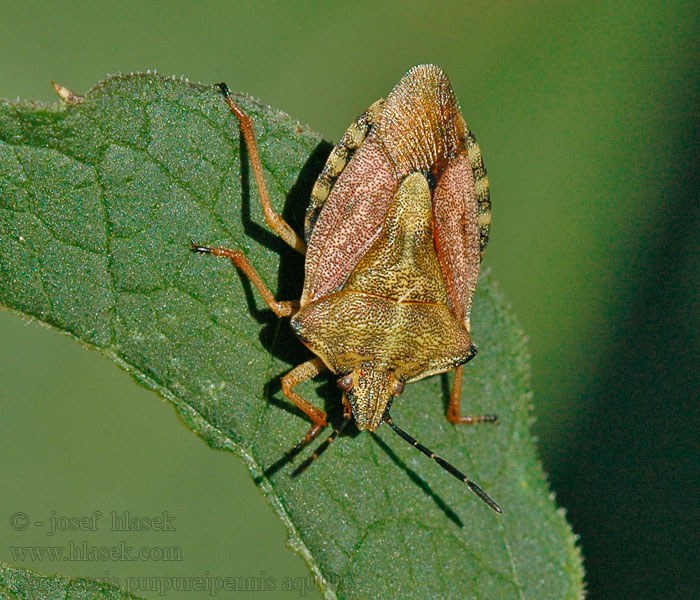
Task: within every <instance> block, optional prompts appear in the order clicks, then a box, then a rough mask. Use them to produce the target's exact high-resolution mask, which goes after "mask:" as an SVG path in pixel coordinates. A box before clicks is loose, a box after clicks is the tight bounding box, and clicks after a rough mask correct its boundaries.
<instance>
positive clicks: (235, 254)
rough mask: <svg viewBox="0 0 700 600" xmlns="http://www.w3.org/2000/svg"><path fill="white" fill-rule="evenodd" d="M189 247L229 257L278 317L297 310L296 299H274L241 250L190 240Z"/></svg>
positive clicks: (201, 251)
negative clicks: (209, 245)
mask: <svg viewBox="0 0 700 600" xmlns="http://www.w3.org/2000/svg"><path fill="white" fill-rule="evenodd" d="M191 249H192V251H193V252H199V253H200V254H213V255H214V256H223V257H224V258H230V259H231V262H232V263H233V264H234V265H236V266H237V267H238V268H239V269H240V270H241V271H243V272H244V273H245V274H246V275H247V277H248V279H250V281H251V282H252V283H253V285H254V286H255V287H256V288H258V291H259V292H260V295H261V296H262V297H263V300H265V302H266V304H267V305H268V306H269V307H270V310H271V311H272V312H273V313H275V314H276V315H277V316H278V317H288V316H290V315H293V314H294V313H295V312H296V311H297V310H299V301H298V300H282V301H279V300H276V299H275V297H274V295H273V294H272V292H271V291H270V288H268V287H267V286H266V285H265V282H264V281H263V280H262V277H260V275H259V274H258V272H257V271H256V270H255V267H254V266H253V265H251V264H250V261H249V260H248V259H247V258H246V256H245V254H243V252H241V251H240V250H229V249H228V248H209V247H208V246H199V245H197V244H195V243H194V242H192V246H191Z"/></svg>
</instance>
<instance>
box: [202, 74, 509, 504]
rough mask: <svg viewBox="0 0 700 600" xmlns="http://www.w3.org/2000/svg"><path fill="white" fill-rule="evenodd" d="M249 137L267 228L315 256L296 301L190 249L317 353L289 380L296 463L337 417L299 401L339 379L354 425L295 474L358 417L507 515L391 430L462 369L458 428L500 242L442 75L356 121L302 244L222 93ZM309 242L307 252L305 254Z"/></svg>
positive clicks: (421, 79)
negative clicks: (473, 330)
mask: <svg viewBox="0 0 700 600" xmlns="http://www.w3.org/2000/svg"><path fill="white" fill-rule="evenodd" d="M219 87H220V90H221V92H222V94H223V97H224V99H225V100H226V102H227V103H228V105H229V107H230V109H231V111H232V112H233V113H234V114H235V115H236V117H237V118H238V120H239V123H240V127H241V129H242V132H243V135H244V138H245V141H246V144H247V147H248V151H249V155H250V159H251V164H252V167H253V173H254V175H255V179H256V182H257V186H258V192H259V194H260V199H261V202H262V207H263V212H264V215H265V220H266V221H267V223H268V225H269V226H270V227H271V228H272V229H273V230H274V231H275V232H276V233H277V234H278V235H279V236H280V237H281V238H282V239H283V240H284V241H285V242H287V244H289V245H290V246H291V247H292V248H294V249H295V250H297V251H298V252H301V253H302V254H305V256H306V262H305V278H304V288H303V292H302V296H301V299H300V300H299V301H277V300H276V299H275V298H274V296H273V294H272V293H271V292H270V290H269V289H268V288H267V286H266V285H265V283H264V282H263V281H262V279H261V278H260V276H259V275H258V273H257V272H256V270H255V268H254V267H253V265H252V264H251V263H250V262H249V261H248V260H247V259H246V257H245V256H244V255H243V253H242V252H241V251H239V250H229V249H227V248H210V247H207V246H200V245H197V244H193V245H192V250H194V251H196V252H200V253H206V254H214V255H216V256H222V257H226V258H229V259H231V261H232V262H233V263H234V265H235V266H236V267H238V268H239V269H240V270H241V271H243V272H244V273H245V274H246V275H247V276H248V277H249V278H250V280H251V281H252V283H253V284H255V286H256V287H257V289H258V290H259V292H260V293H261V295H262V297H263V298H264V300H265V302H266V303H267V304H268V306H269V307H270V309H272V311H273V312H274V313H275V314H276V315H277V316H278V317H291V326H292V329H293V330H294V332H295V333H296V334H297V336H298V337H299V339H300V340H301V341H302V342H303V343H304V344H305V345H306V346H307V347H308V348H309V349H310V350H311V351H312V352H313V353H314V354H315V355H316V356H315V357H314V358H312V359H311V360H308V361H306V362H304V363H302V364H301V365H299V366H297V367H295V368H294V369H292V370H291V371H290V372H289V373H287V374H286V375H285V376H284V377H283V378H282V390H283V392H284V394H285V396H287V398H289V400H291V401H292V402H293V403H294V404H295V405H296V406H298V407H299V408H300V409H301V410H302V411H304V413H306V415H308V417H309V418H310V419H311V421H312V425H311V427H310V429H309V431H308V433H307V434H306V435H305V436H304V438H303V439H302V440H301V441H300V442H299V443H298V444H297V445H296V446H294V448H292V450H291V451H290V453H289V454H290V455H292V456H293V455H295V454H296V453H298V452H299V451H300V450H301V449H302V448H303V447H305V446H306V445H307V444H309V443H310V442H311V441H312V440H314V439H315V438H316V436H317V435H318V434H319V432H320V431H321V430H322V429H323V428H324V427H325V426H326V424H327V419H326V413H325V412H324V411H322V410H321V409H319V408H317V407H315V406H314V405H312V404H311V403H310V402H308V401H307V400H305V399H304V398H302V397H301V396H300V395H299V394H297V393H296V392H295V391H294V388H295V387H296V386H297V385H298V384H299V383H301V382H302V381H306V380H308V379H310V378H312V377H315V376H316V375H318V374H320V373H321V372H322V371H324V370H326V369H327V370H330V371H331V372H332V373H334V374H336V375H337V376H338V387H339V388H340V389H341V390H342V392H343V394H342V402H343V409H344V410H343V415H344V419H343V422H342V424H341V425H340V427H338V429H336V430H334V431H333V433H332V434H331V435H330V437H329V438H328V439H327V440H326V441H325V442H323V444H321V445H320V446H319V448H318V449H317V450H316V451H315V452H314V453H313V454H312V455H311V456H310V457H309V458H308V459H307V460H306V461H304V462H303V463H302V464H301V465H300V466H299V467H298V468H297V469H296V470H295V471H294V473H293V475H297V474H298V473H300V472H301V471H303V470H304V469H305V468H306V467H308V465H309V464H310V463H311V462H312V461H313V460H314V459H316V458H317V457H318V456H319V455H320V454H321V453H322V452H323V451H324V450H325V449H326V448H327V447H328V445H329V444H330V443H331V442H332V441H333V440H334V439H335V438H336V437H337V436H338V434H339V433H340V431H342V429H343V428H344V427H345V426H346V425H347V424H348V423H349V422H350V421H351V420H353V419H354V421H355V424H356V425H357V427H358V428H359V429H361V430H362V429H366V430H369V431H374V430H376V429H377V427H379V425H381V424H382V423H386V424H387V425H388V426H389V427H391V428H392V429H393V430H394V431H395V432H396V433H397V434H398V435H399V436H400V437H401V438H403V439H404V440H406V441H407V442H409V443H410V444H412V445H413V446H415V447H416V448H417V449H418V450H420V451H421V452H422V453H423V454H425V455H427V456H428V457H430V458H432V459H433V460H435V461H436V462H437V463H438V464H439V465H440V466H441V467H442V468H444V469H445V470H447V471H448V472H449V473H451V474H452V475H454V476H455V477H457V478H458V479H460V480H462V481H463V482H465V483H466V484H467V485H468V486H469V487H470V488H471V489H472V491H473V492H474V493H476V494H477V495H478V496H479V497H480V498H481V499H482V500H483V501H484V502H486V503H487V504H488V505H489V506H490V507H491V508H492V509H494V510H495V511H497V512H501V509H500V508H499V507H498V505H497V504H496V503H495V502H494V501H493V500H492V499H491V498H490V497H489V496H488V495H487V494H486V493H485V492H484V491H483V490H482V489H481V488H480V487H479V486H477V485H476V484H475V483H474V482H472V481H471V480H470V479H469V478H468V477H466V476H465V475H464V474H463V473H461V472H460V471H458V470H457V469H456V468H455V467H453V466H452V465H451V464H450V463H448V462H447V461H445V460H444V459H443V458H441V457H440V456H437V455H436V454H435V453H434V452H432V451H430V450H428V449H427V448H426V447H425V446H423V445H422V444H420V443H419V442H418V441H416V440H415V439H414V438H413V437H411V436H410V435H409V434H407V433H406V432H405V431H403V430H402V429H401V428H400V427H398V425H396V424H395V423H394V421H393V420H392V418H391V415H390V413H389V409H390V407H391V404H392V402H393V401H394V400H395V398H396V397H397V396H399V395H400V394H401V393H402V392H403V389H404V386H405V385H406V384H407V383H411V382H413V381H417V380H419V379H422V378H423V377H428V376H429V375H434V374H437V373H443V372H446V371H450V370H453V369H454V370H455V374H454V383H453V387H452V392H451V397H450V404H449V408H448V411H447V418H448V419H449V420H450V421H451V422H452V423H476V422H480V421H491V422H494V421H496V417H495V416H493V415H484V416H478V417H466V416H462V415H461V412H460V401H461V393H462V369H463V365H464V363H466V362H467V361H469V360H470V359H471V358H473V357H474V355H475V354H476V347H475V346H474V345H473V344H472V340H471V336H470V313H471V307H472V300H473V298H474V292H475V290H476V281H477V276H478V273H479V267H480V263H481V258H482V255H483V252H484V249H485V248H486V244H487V242H488V235H489V226H490V222H491V219H490V216H491V202H490V199H489V186H488V180H487V177H486V171H485V169H484V164H483V162H482V159H481V151H480V150H479V146H478V145H477V143H476V140H475V138H474V136H473V134H472V133H471V131H469V129H468V127H467V125H466V123H465V121H464V119H463V118H462V115H461V113H460V109H459V105H458V103H457V99H456V98H455V94H454V91H453V89H452V85H451V84H450V81H449V79H448V78H447V76H446V75H445V74H444V73H443V71H442V70H441V69H439V68H438V67H436V66H434V65H418V66H416V67H414V68H413V69H411V70H410V71H409V72H408V73H407V74H406V75H405V76H404V77H403V78H402V79H401V81H399V83H398V84H397V85H396V87H395V88H394V89H393V91H392V92H391V93H390V94H389V96H388V97H387V98H386V100H383V99H382V100H378V101H377V102H375V103H374V104H372V106H370V107H369V108H368V109H367V110H366V111H365V112H364V113H363V114H362V115H360V117H358V118H357V119H356V120H355V122H354V123H352V125H350V127H349V128H348V130H347V131H346V132H345V134H344V135H343V137H342V138H341V140H340V142H339V143H338V144H337V146H336V147H335V148H334V149H333V151H332V152H331V153H330V155H329V157H328V160H327V162H326V164H325V167H324V168H323V170H322V172H321V174H320V175H319V177H318V179H317V181H316V183H315V185H314V187H313V190H312V192H311V201H310V203H309V207H308V209H307V213H306V220H305V240H306V241H304V240H302V239H301V237H300V236H299V235H298V234H297V233H296V232H295V231H294V230H293V229H292V228H291V227H290V226H289V224H288V223H287V222H286V221H284V219H282V217H281V216H280V215H278V214H277V213H275V211H274V209H273V208H272V205H271V203H270V197H269V194H268V190H267V186H266V184H265V179H264V174H263V168H262V163H261V161H260V156H259V153H258V148H257V144H256V138H255V132H254V127H253V122H252V120H251V118H250V117H248V116H247V115H246V114H245V113H244V112H243V111H242V110H241V108H240V107H239V106H238V105H237V104H236V103H235V101H234V100H233V98H232V97H231V94H230V92H229V90H228V87H227V86H226V85H225V84H220V85H219ZM307 244H308V246H307Z"/></svg>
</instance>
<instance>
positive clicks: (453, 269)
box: [433, 151, 481, 326]
mask: <svg viewBox="0 0 700 600" xmlns="http://www.w3.org/2000/svg"><path fill="white" fill-rule="evenodd" d="M433 215H434V222H435V233H434V237H435V249H436V251H437V255H438V259H439V261H440V268H441V269H442V274H443V276H444V278H445V284H446V286H447V297H448V304H449V306H450V309H451V310H452V312H453V313H454V315H455V317H457V319H459V320H460V321H462V322H464V323H465V324H466V325H467V326H468V325H469V314H470V311H471V304H472V299H473V298H474V292H475V291H476V280H477V277H478V275H479V266H480V263H481V254H480V238H481V234H480V230H479V214H478V202H477V193H476V190H475V187H474V175H473V171H472V167H471V164H470V161H469V156H468V155H467V153H466V151H465V152H462V153H461V154H460V155H459V156H457V157H456V158H454V159H452V160H451V161H450V162H449V164H448V166H447V168H446V169H445V170H444V172H443V174H442V176H441V177H440V179H439V181H438V185H437V187H436V188H435V192H434V194H433Z"/></svg>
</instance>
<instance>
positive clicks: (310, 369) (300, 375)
mask: <svg viewBox="0 0 700 600" xmlns="http://www.w3.org/2000/svg"><path fill="white" fill-rule="evenodd" d="M324 369H326V365H325V364H323V361H322V360H321V359H320V358H312V359H311V360H307V361H306V362H305V363H301V364H300V365H299V366H298V367H294V368H293V369H292V370H291V371H290V372H289V373H287V374H286V375H285V376H284V377H282V391H283V392H284V395H285V396H287V398H289V399H290V400H291V401H292V402H294V404H296V405H297V406H298V407H299V408H300V409H301V410H303V411H304V412H305V413H306V414H307V415H309V417H310V418H311V421H313V425H311V429H309V431H308V432H307V434H306V435H305V436H304V437H303V438H302V440H301V441H300V442H299V443H298V444H297V445H296V446H294V448H292V449H291V450H290V451H289V452H287V456H289V457H290V458H291V457H293V456H294V455H295V454H297V453H298V452H299V451H300V450H301V449H302V448H303V447H304V446H306V445H307V444H309V443H310V442H312V441H313V440H314V438H315V437H316V436H317V435H318V434H319V433H320V432H321V430H322V429H323V428H324V427H325V426H326V423H327V422H328V420H327V418H326V413H325V412H323V411H322V410H321V409H320V408H316V407H315V406H314V405H313V404H311V403H310V402H309V401H308V400H304V398H302V397H301V396H300V395H299V394H297V393H296V392H295V391H294V388H295V387H296V386H297V385H299V384H300V383H301V382H302V381H306V380H307V379H312V378H313V377H316V375H318V374H319V373H320V372H321V371H323V370H324Z"/></svg>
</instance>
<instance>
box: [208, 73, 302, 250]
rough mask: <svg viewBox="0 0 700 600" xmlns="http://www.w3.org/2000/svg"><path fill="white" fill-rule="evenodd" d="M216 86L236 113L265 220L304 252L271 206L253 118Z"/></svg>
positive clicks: (226, 90)
mask: <svg viewBox="0 0 700 600" xmlns="http://www.w3.org/2000/svg"><path fill="white" fill-rule="evenodd" d="M218 87H219V89H220V90H221V93H222V94H223V96H224V100H226V103H227V104H228V105H229V108H230V109H231V112H232V113H233V114H234V115H236V117H237V118H238V122H239V123H240V126H241V131H242V132H243V137H244V138H245V143H246V146H247V147H248V152H249V154H250V163H251V165H252V167H253V173H254V174H255V182H256V183H257V185H258V194H259V195H260V202H261V203H262V208H263V213H264V214H265V221H267V224H268V225H269V226H270V229H272V230H273V231H274V232H275V233H276V234H277V235H278V236H280V237H281V238H282V239H283V240H284V241H285V242H287V244H289V245H290V246H291V247H292V248H294V249H295V250H296V251H297V252H300V253H301V254H306V244H305V243H304V240H302V239H301V238H300V237H299V235H298V234H297V233H296V231H294V230H293V229H292V228H291V226H290V225H289V223H287V221H285V220H284V219H283V218H282V216H281V215H279V214H277V213H276V212H275V211H274V209H273V208H272V203H271V202H270V194H269V192H268V189H267V184H266V183H265V174H264V171H263V166H262V162H261V160H260V153H259V152H258V142H257V140H256V138H255V126H254V124H253V119H251V118H250V117H249V116H248V115H247V114H246V113H245V112H243V109H242V108H241V107H240V106H238V104H236V102H235V101H234V100H233V98H232V97H231V92H230V91H229V89H228V86H227V85H226V84H225V83H219V84H218Z"/></svg>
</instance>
